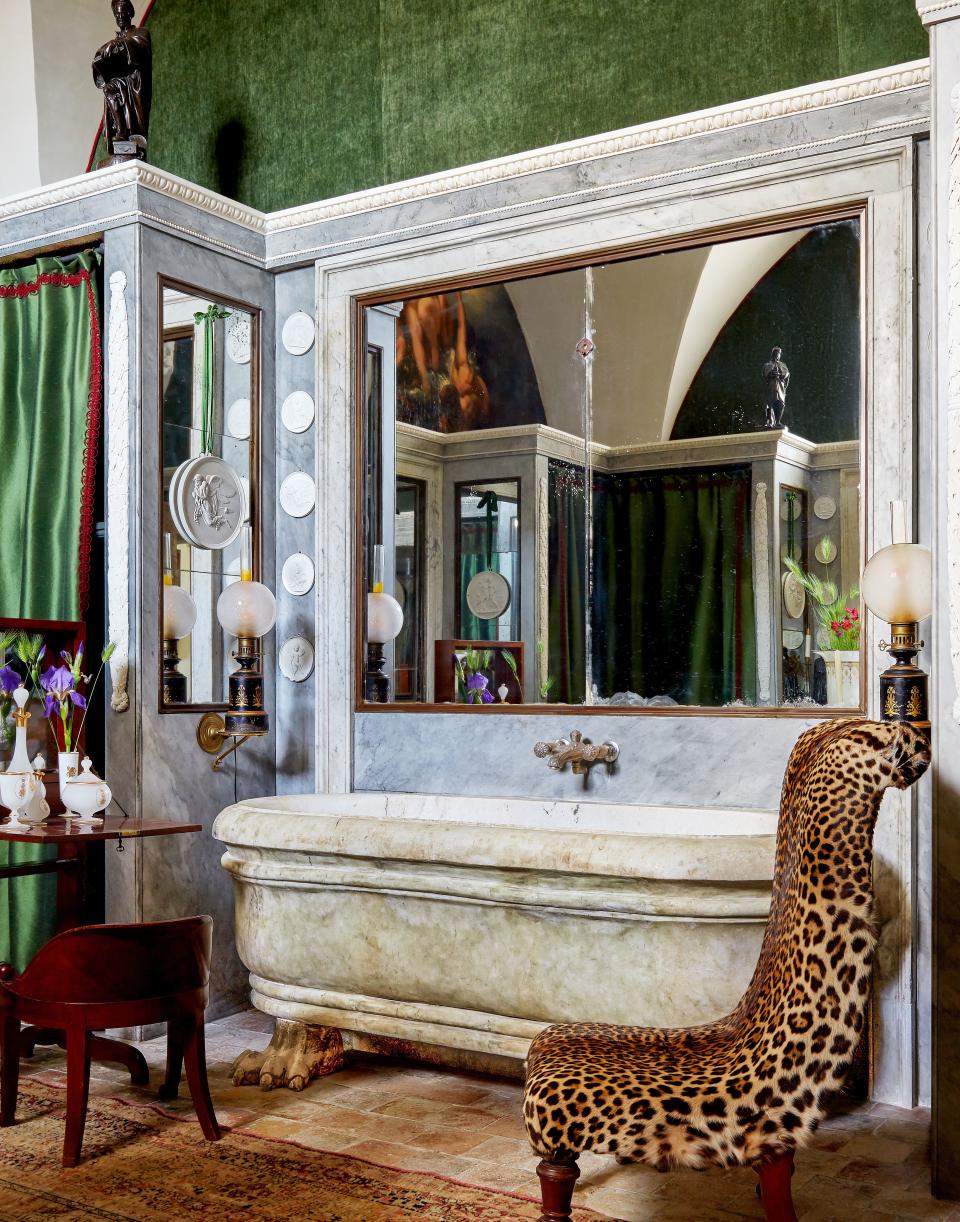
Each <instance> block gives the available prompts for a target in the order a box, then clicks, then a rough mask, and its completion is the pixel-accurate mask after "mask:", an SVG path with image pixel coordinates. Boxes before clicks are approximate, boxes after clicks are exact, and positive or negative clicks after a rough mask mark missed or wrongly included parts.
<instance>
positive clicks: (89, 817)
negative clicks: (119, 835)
mask: <svg viewBox="0 0 960 1222" xmlns="http://www.w3.org/2000/svg"><path fill="white" fill-rule="evenodd" d="M112 796H113V795H112V794H111V792H110V786H109V785H108V784H107V783H106V781H102V780H101V779H100V777H98V776H97V774H96V773H95V772H94V771H93V764H92V762H91V760H90V756H89V755H85V756H84V757H83V761H82V763H81V765H80V775H79V776H74V777H70V779H69V780H68V781H67V782H66V784H65V785H64V786H63V788H62V789H61V791H60V797H61V799H62V801H63V804H64V806H65V807H66V808H67V809H66V813H65V814H64V818H65V819H70V818H72V819H75V820H76V821H77V823H89V824H97V823H102V822H103V819H102V818H101V813H102V812H103V811H104V810H106V808H107V807H108V806H109V805H110V799H111V798H112Z"/></svg>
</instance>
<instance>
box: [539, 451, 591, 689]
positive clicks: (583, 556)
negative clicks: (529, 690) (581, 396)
mask: <svg viewBox="0 0 960 1222" xmlns="http://www.w3.org/2000/svg"><path fill="white" fill-rule="evenodd" d="M547 500H548V504H549V511H550V530H549V536H548V548H549V568H550V587H549V595H548V599H547V607H548V610H547V615H548V629H549V633H550V637H549V640H548V641H545V642H544V645H545V646H546V648H547V676H548V679H549V682H550V690H549V694H548V697H547V698H548V699H549V700H551V701H553V702H559V703H570V704H582V703H583V701H584V697H585V694H586V648H587V647H586V628H587V543H586V528H587V522H586V517H587V515H586V500H585V495H584V475H583V469H582V468H580V467H575V466H572V465H570V464H568V463H562V462H556V461H554V460H553V459H551V460H550V464H549V468H548V472H547Z"/></svg>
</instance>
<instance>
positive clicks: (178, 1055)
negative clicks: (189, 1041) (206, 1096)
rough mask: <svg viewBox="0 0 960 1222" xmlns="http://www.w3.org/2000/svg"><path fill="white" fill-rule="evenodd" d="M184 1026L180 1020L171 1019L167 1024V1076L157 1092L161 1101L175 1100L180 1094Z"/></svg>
mask: <svg viewBox="0 0 960 1222" xmlns="http://www.w3.org/2000/svg"><path fill="white" fill-rule="evenodd" d="M183 1044H184V1024H183V1020H182V1019H175V1018H171V1019H170V1021H169V1022H168V1023H167V1075H166V1077H165V1078H164V1080H163V1085H162V1086H161V1087H160V1089H159V1090H158V1091H157V1094H158V1095H159V1097H160V1098H161V1099H176V1097H177V1096H178V1095H179V1094H180V1075H181V1074H182V1073H183Z"/></svg>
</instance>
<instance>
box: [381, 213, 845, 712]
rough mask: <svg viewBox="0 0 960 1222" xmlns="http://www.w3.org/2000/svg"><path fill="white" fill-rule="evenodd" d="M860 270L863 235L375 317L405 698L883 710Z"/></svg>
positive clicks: (462, 292) (395, 671)
mask: <svg viewBox="0 0 960 1222" xmlns="http://www.w3.org/2000/svg"><path fill="white" fill-rule="evenodd" d="M861 262H862V261H861V225H860V218H859V216H856V215H854V216H849V217H842V218H839V219H830V220H826V221H823V222H819V223H810V224H805V225H802V226H795V227H792V228H784V229H781V230H777V231H774V232H769V233H754V234H751V235H750V236H744V237H733V238H731V239H730V240H725V241H715V242H713V243H704V244H701V245H697V246H692V247H690V248H687V249H676V250H669V251H665V252H659V253H654V254H646V255H637V256H634V257H629V258H621V259H618V260H616V261H609V262H597V263H594V264H592V265H590V266H585V267H577V268H565V269H562V270H558V271H546V272H545V273H543V274H539V275H529V274H527V275H523V276H519V275H518V276H505V277H504V278H503V279H502V280H501V281H499V282H498V283H494V284H482V285H477V286H474V287H471V286H466V287H464V286H459V287H451V288H450V289H449V290H445V289H441V288H436V287H434V288H432V289H431V291H430V292H429V294H425V295H421V296H413V297H410V298H408V299H407V300H404V301H401V302H391V303H385V304H383V305H378V304H368V305H367V306H365V307H364V309H363V324H364V342H365V347H366V360H365V362H364V368H365V371H366V374H365V378H364V383H365V384H364V387H363V397H362V400H361V401H362V402H363V403H364V405H365V411H364V416H363V420H362V421H361V427H362V432H363V436H362V443H363V447H364V453H365V455H366V461H365V464H364V469H365V473H366V487H365V489H364V492H363V504H364V507H365V508H364V532H363V533H364V538H363V543H364V549H365V555H366V556H367V561H366V562H365V564H364V565H363V566H361V568H362V576H361V581H362V583H363V584H364V585H366V588H367V590H370V589H371V588H372V587H371V585H370V571H369V555H370V549H371V547H372V546H373V544H375V543H376V544H382V545H383V547H384V554H385V555H386V557H387V560H386V562H385V563H386V568H387V570H388V582H387V585H386V587H385V589H386V590H387V592H388V593H391V592H392V596H395V597H396V600H397V602H398V603H399V604H400V606H401V609H402V627H401V628H400V631H399V635H398V636H397V637H396V639H395V640H393V641H392V642H387V643H386V645H385V647H384V648H385V651H386V654H385V656H386V666H385V672H384V673H386V675H387V679H388V692H389V695H388V697H387V698H388V699H389V700H390V701H391V702H401V703H409V704H413V705H416V704H430V705H444V706H447V705H458V706H459V705H463V706H464V707H468V706H469V707H484V708H488V709H495V708H497V707H500V706H501V705H504V704H510V703H516V702H519V701H522V702H523V703H525V704H573V705H591V706H596V707H616V708H623V709H630V708H636V709H645V708H646V709H649V708H667V709H669V708H673V707H700V708H796V709H804V708H806V709H809V710H814V709H821V708H856V707H859V706H860V705H861V675H860V669H861V667H860V631H859V617H860V601H859V594H858V591H857V588H856V587H857V578H858V574H859V569H860V563H861V531H860V517H861V512H860V489H861V482H862V465H861V446H860V438H861V422H862V417H863V410H864V409H863V379H862V368H861V365H862V356H861V348H862V338H861V333H862V314H863V307H862V283H861V282H862V274H861ZM363 632H364V633H365V639H371V638H370V636H369V626H368V625H367V624H366V623H365V624H364V625H363ZM497 642H509V643H511V647H510V649H508V650H506V651H505V652H506V653H507V654H508V655H509V657H510V659H511V661H516V659H517V658H518V657H521V658H522V660H523V666H522V671H519V672H518V674H517V675H513V676H512V680H511V683H509V684H507V685H506V686H507V688H508V690H509V691H510V692H511V696H510V699H503V700H500V699H498V698H497V697H496V696H495V695H494V693H495V692H496V691H497V690H498V689H499V688H501V687H503V686H504V682H503V680H504V677H505V676H504V666H509V663H505V662H504V661H503V660H502V657H501V654H502V653H503V652H504V651H503V650H502V649H499V648H498V645H497ZM514 646H516V648H515V647H514ZM448 654H449V655H450V656H449V657H448V656H447V655H448ZM458 668H459V669H458ZM465 671H466V672H467V673H465ZM473 675H475V676H477V677H475V678H471V676H473ZM451 676H453V678H451ZM465 678H466V679H469V680H470V682H471V683H472V687H470V688H467V687H466V686H465V681H464V680H465ZM477 691H482V692H483V693H486V694H487V695H489V696H490V699H489V700H486V699H484V700H483V701H478V700H477V699H476V698H475V694H476V692H477Z"/></svg>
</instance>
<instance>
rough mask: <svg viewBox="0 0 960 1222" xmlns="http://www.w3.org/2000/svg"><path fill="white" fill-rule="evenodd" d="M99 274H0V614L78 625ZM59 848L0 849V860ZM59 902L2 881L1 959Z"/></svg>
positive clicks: (46, 263)
mask: <svg viewBox="0 0 960 1222" xmlns="http://www.w3.org/2000/svg"><path fill="white" fill-rule="evenodd" d="M99 269H100V255H99V254H98V253H97V252H95V251H84V252H83V253H82V254H80V255H78V256H76V257H73V258H70V259H59V258H52V257H49V258H40V259H37V260H36V262H35V263H30V264H27V265H25V266H23V267H16V268H3V269H0V438H2V439H3V450H4V467H3V478H2V479H0V522H2V523H3V536H4V540H5V545H4V546H2V547H0V616H5V617H9V618H16V619H46V620H78V619H81V618H82V615H83V611H84V610H85V607H86V603H87V597H88V593H89V580H90V546H91V540H92V537H93V496H94V484H95V479H96V458H97V445H98V440H99V423H100V406H101V391H102V386H101V373H102V365H103V359H102V350H101V341H100V292H99V285H98V281H99ZM35 713H36V710H35ZM49 754H50V753H49V752H47V755H48V758H49ZM0 766H3V765H0ZM55 853H56V850H55V849H51V848H48V847H45V846H40V847H35V846H33V845H0V865H22V864H29V863H31V862H36V861H41V860H44V859H47V858H49V857H50V856H51V855H55ZM55 906H56V880H55V876H54V875H52V874H50V875H45V876H40V877H29V876H27V877H24V878H17V879H10V880H7V881H5V882H0V960H10V961H11V962H12V963H13V964H14V965H15V967H16V968H17V969H18V970H20V969H22V968H23V967H24V966H25V965H26V963H27V962H28V961H29V959H30V958H31V956H32V955H33V954H34V953H35V951H36V950H37V948H38V947H39V946H40V945H41V944H42V943H43V942H44V941H46V940H47V939H48V938H50V937H52V935H53V933H54V921H55Z"/></svg>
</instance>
